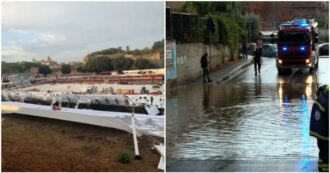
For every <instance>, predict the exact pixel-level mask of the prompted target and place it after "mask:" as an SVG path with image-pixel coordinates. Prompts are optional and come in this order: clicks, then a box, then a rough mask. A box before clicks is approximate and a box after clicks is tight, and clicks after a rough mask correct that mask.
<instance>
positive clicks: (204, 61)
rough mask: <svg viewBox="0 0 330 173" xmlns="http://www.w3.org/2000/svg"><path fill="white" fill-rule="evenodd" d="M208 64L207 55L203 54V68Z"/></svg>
mask: <svg viewBox="0 0 330 173" xmlns="http://www.w3.org/2000/svg"><path fill="white" fill-rule="evenodd" d="M207 66H208V65H207V55H206V54H205V55H203V56H202V58H201V67H202V68H206V67H207Z"/></svg>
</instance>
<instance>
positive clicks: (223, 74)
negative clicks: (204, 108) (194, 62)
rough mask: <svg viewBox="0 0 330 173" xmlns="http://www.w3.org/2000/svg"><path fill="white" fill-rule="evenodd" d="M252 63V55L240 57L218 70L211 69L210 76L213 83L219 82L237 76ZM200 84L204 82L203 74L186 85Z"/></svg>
mask: <svg viewBox="0 0 330 173" xmlns="http://www.w3.org/2000/svg"><path fill="white" fill-rule="evenodd" d="M252 63H253V58H252V56H251V55H248V59H243V58H239V59H238V60H235V61H232V62H228V63H226V64H223V65H222V66H221V67H220V68H218V69H217V70H214V71H211V72H210V78H211V79H212V81H213V83H219V82H221V81H223V80H226V79H228V78H231V77H233V76H235V75H236V74H238V73H239V72H240V71H241V70H242V69H244V68H245V67H247V66H249V65H251V64H252ZM198 84H203V76H200V77H199V78H198V79H197V80H194V81H192V82H189V83H187V84H185V85H184V86H190V85H198Z"/></svg>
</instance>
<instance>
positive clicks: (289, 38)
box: [276, 19, 319, 73]
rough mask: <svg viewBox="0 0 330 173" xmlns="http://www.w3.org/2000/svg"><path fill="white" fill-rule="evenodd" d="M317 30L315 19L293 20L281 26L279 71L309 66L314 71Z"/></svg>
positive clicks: (279, 32)
mask: <svg viewBox="0 0 330 173" xmlns="http://www.w3.org/2000/svg"><path fill="white" fill-rule="evenodd" d="M317 31H318V28H317V22H315V20H314V19H300V20H293V21H289V22H286V23H283V24H281V25H280V26H279V28H278V35H277V36H278V42H277V48H278V49H277V50H278V56H277V59H276V67H277V69H278V72H279V73H283V72H284V70H285V69H291V68H308V69H309V71H310V72H313V71H314V70H315V68H317V66H318V61H319V55H318V50H317V49H318V46H317V44H318V34H317Z"/></svg>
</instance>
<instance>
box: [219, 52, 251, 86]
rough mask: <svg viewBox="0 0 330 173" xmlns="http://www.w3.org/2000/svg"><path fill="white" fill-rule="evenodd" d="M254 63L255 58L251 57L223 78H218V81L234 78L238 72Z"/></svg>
mask: <svg viewBox="0 0 330 173" xmlns="http://www.w3.org/2000/svg"><path fill="white" fill-rule="evenodd" d="M251 64H253V58H251V59H249V60H248V62H246V63H244V64H242V65H240V66H238V67H236V68H235V69H233V70H231V71H230V72H229V73H228V74H227V75H225V76H224V77H223V78H221V79H219V80H217V83H218V84H219V83H222V82H224V81H226V80H228V79H232V78H234V77H235V76H237V75H238V74H240V73H241V72H242V71H243V70H244V69H245V68H246V67H248V66H250V65H251Z"/></svg>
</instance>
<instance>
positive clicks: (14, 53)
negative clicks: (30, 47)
mask: <svg viewBox="0 0 330 173" xmlns="http://www.w3.org/2000/svg"><path fill="white" fill-rule="evenodd" d="M27 57H31V58H29V59H27ZM33 57H36V54H35V53H32V52H29V51H27V50H25V49H24V48H23V47H21V46H19V45H16V44H10V45H6V46H2V55H1V60H2V61H7V62H8V61H9V62H15V61H29V60H32V58H33Z"/></svg>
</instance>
